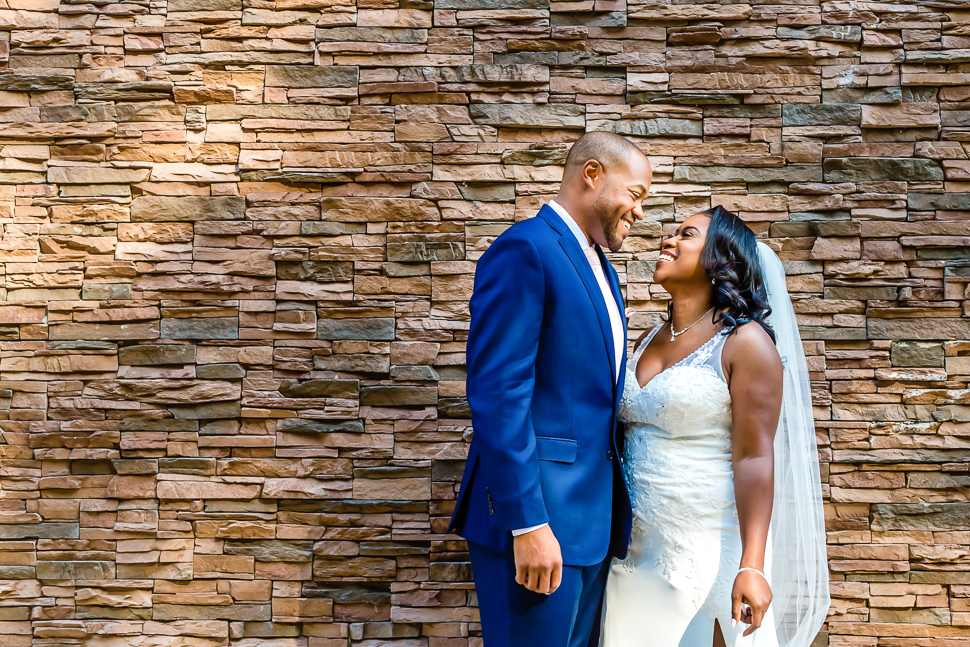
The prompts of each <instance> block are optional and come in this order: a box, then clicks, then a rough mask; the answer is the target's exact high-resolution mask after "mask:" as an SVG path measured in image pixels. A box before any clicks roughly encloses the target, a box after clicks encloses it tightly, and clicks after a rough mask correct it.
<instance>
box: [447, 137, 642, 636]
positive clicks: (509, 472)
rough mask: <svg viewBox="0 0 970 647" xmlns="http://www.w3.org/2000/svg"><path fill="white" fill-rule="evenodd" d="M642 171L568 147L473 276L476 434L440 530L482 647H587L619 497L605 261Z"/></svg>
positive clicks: (614, 298) (619, 319)
mask: <svg viewBox="0 0 970 647" xmlns="http://www.w3.org/2000/svg"><path fill="white" fill-rule="evenodd" d="M651 179H652V172H651V169H650V163H649V162H648V161H647V158H646V157H645V156H644V155H643V153H641V152H640V150H639V149H638V148H637V147H636V146H634V145H633V144H632V143H630V142H629V141H627V140H626V139H624V138H622V137H619V136H617V135H613V134H611V133H603V132H596V133H588V134H586V135H583V136H582V137H580V138H579V140H578V141H577V142H576V143H575V144H573V147H572V148H571V149H570V151H569V156H568V157H567V159H566V167H565V171H564V172H563V179H562V185H561V187H560V189H559V194H558V195H557V196H556V198H555V200H554V201H552V202H550V203H549V204H548V205H546V206H544V207H543V208H542V209H541V210H540V211H539V215H538V217H536V218H531V219H528V220H525V221H523V222H520V223H518V224H516V225H514V226H513V227H511V228H510V229H509V230H508V231H506V232H505V233H504V234H502V235H501V236H499V238H498V239H497V240H495V242H494V243H492V245H491V247H490V248H489V249H488V251H487V252H485V254H484V255H483V256H482V257H481V259H480V260H479V262H478V269H477V272H476V274H475V291H474V294H473V295H472V299H471V304H470V307H471V315H472V318H471V329H470V331H469V334H468V345H467V361H468V381H467V392H468V401H469V403H470V405H471V409H472V422H473V425H474V430H475V435H474V438H473V440H472V443H471V447H470V449H469V453H468V461H467V463H466V465H465V475H464V478H463V480H462V484H461V491H460V493H459V496H458V501H457V504H456V507H455V514H454V517H453V518H452V521H451V530H453V531H455V532H457V533H458V534H460V535H461V536H462V537H464V538H465V539H466V540H467V541H468V551H469V553H470V555H471V561H472V571H473V573H474V577H475V586H476V589H477V591H478V602H479V608H480V611H481V618H482V634H483V637H484V641H485V647H506V646H512V647H518V646H522V647H546V646H548V647H586V645H587V644H593V645H595V644H596V641H597V640H598V631H594V630H593V629H594V625H598V618H599V608H600V603H601V600H602V595H603V587H604V583H605V582H606V575H607V570H608V567H609V561H610V558H611V557H620V558H622V557H624V556H625V555H626V549H627V542H628V541H629V536H630V523H631V521H630V519H631V512H630V499H629V495H628V494H627V491H626V487H625V485H624V482H623V476H622V472H621V468H620V451H619V449H618V447H617V437H616V435H617V434H616V431H617V424H616V409H617V405H618V403H619V400H620V395H621V393H622V389H623V375H624V369H625V366H626V319H625V318H624V315H623V300H622V297H621V295H620V284H619V280H618V278H617V275H616V272H615V271H614V270H613V268H612V267H611V266H610V264H609V262H607V260H606V257H605V256H604V255H603V252H602V250H601V249H600V246H606V247H608V248H609V249H610V250H612V251H614V252H615V251H617V250H619V249H620V246H621V245H622V244H623V240H624V239H625V238H626V237H627V235H629V233H630V228H631V227H632V226H633V225H634V223H635V222H636V221H637V220H641V219H642V218H643V211H642V209H641V207H640V203H641V201H642V200H643V199H644V198H645V197H646V195H647V190H648V189H649V187H650V181H651Z"/></svg>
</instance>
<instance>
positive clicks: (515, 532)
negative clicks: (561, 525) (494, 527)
mask: <svg viewBox="0 0 970 647" xmlns="http://www.w3.org/2000/svg"><path fill="white" fill-rule="evenodd" d="M548 525H549V524H548V523H540V524H539V525H538V526H530V527H528V528H519V529H518V530H513V531H512V536H513V537H518V536H519V535H524V534H526V533H529V532H532V531H534V530H538V529H539V528H545V527H546V526H548Z"/></svg>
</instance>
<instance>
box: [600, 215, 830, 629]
mask: <svg viewBox="0 0 970 647" xmlns="http://www.w3.org/2000/svg"><path fill="white" fill-rule="evenodd" d="M654 281H656V282H657V283H660V284H661V285H662V286H663V287H664V289H665V290H666V291H667V292H668V293H669V294H670V295H671V304H670V307H669V309H668V319H667V322H666V323H664V324H661V325H660V326H657V327H656V328H654V329H653V330H651V331H648V332H647V333H645V334H644V335H643V336H641V338H640V339H639V340H637V343H636V346H635V350H634V353H633V356H632V357H631V359H630V361H629V362H628V363H627V374H626V376H625V379H626V382H625V387H624V394H623V399H622V401H621V405H620V412H619V416H620V420H621V422H622V423H623V424H624V426H625V429H626V437H625V448H624V452H623V453H624V459H623V467H624V477H625V479H626V482H627V487H628V488H629V491H630V496H631V500H632V502H633V514H634V522H633V534H632V537H631V539H630V551H629V555H628V557H627V559H626V560H623V561H614V563H613V565H612V567H611V570H610V575H609V580H608V583H607V587H606V598H605V602H604V619H603V632H602V640H601V643H602V644H603V645H604V646H605V647H640V646H643V647H707V646H708V645H713V647H725V646H726V647H741V646H744V647H808V645H810V644H811V643H812V641H813V639H814V638H815V635H816V634H817V632H818V630H819V629H820V628H821V625H822V622H823V621H824V619H825V615H826V612H827V610H828V605H829V598H828V569H827V565H826V561H825V538H824V525H823V518H822V508H821V489H820V485H819V483H820V480H819V470H818V456H817V450H816V446H815V438H814V426H813V424H812V414H811V398H810V395H809V382H808V373H807V370H806V367H805V357H804V351H803V350H802V347H801V342H800V339H799V337H798V327H797V324H796V323H795V317H794V312H793V309H792V305H791V301H790V299H789V297H788V292H787V289H786V287H785V277H784V269H783V267H782V264H781V262H780V261H779V260H778V257H777V256H776V255H775V254H774V252H772V251H771V250H770V249H769V248H768V247H767V246H765V245H764V244H763V243H758V242H757V241H756V240H755V236H754V234H753V233H752V232H751V230H750V229H748V228H747V226H745V225H744V223H743V222H742V221H741V220H740V219H739V218H738V217H737V216H735V215H733V214H731V213H730V212H728V211H726V210H724V209H723V208H721V207H717V208H715V209H711V210H709V211H705V212H702V213H699V214H696V215H694V216H691V217H690V218H688V219H686V220H685V221H684V222H683V223H681V224H680V226H679V227H678V228H677V231H676V233H675V234H674V235H673V236H671V237H669V238H667V239H666V240H665V241H664V243H663V245H662V250H661V253H660V256H659V258H658V260H657V267H656V270H655V273H654Z"/></svg>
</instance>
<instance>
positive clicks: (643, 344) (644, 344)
mask: <svg viewBox="0 0 970 647" xmlns="http://www.w3.org/2000/svg"><path fill="white" fill-rule="evenodd" d="M664 323H666V322H664ZM663 326H664V324H663V323H659V324H657V325H656V326H654V327H653V330H651V331H650V332H648V333H647V336H646V338H645V339H644V340H643V341H642V342H641V343H640V347H639V348H637V349H636V350H637V352H639V351H642V350H643V349H644V348H646V347H647V346H649V345H650V340H651V339H653V338H654V335H656V334H657V331H659V330H660V329H661V328H663Z"/></svg>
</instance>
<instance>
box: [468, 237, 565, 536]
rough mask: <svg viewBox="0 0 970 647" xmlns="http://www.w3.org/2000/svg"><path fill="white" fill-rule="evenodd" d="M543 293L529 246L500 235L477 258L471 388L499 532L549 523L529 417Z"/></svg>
mask: <svg viewBox="0 0 970 647" xmlns="http://www.w3.org/2000/svg"><path fill="white" fill-rule="evenodd" d="M544 294H545V281H544V278H543V273H542V263H541V261H540V258H539V252H538V250H536V248H535V245H534V244H533V243H532V242H531V241H530V240H528V239H523V238H518V237H514V236H512V237H499V238H498V239H497V240H496V241H495V242H494V243H492V246H491V247H490V248H489V250H488V251H487V252H486V253H485V254H484V255H483V256H482V258H481V259H480V260H479V263H478V268H477V271H476V273H475V290H474V293H473V294H472V298H471V303H470V310H471V328H470V330H469V332H468V344H467V347H466V354H467V357H466V359H467V365H468V378H467V389H466V390H467V395H468V402H469V404H470V405H471V410H472V425H473V427H474V430H475V440H476V441H477V444H478V452H479V460H480V464H479V469H482V470H484V475H485V478H486V481H485V482H486V484H487V487H488V491H489V495H490V497H491V502H492V509H493V511H494V512H493V514H492V515H490V518H489V520H490V523H491V527H492V530H494V531H499V532H501V531H512V530H515V529H520V528H527V527H530V526H535V525H540V524H544V523H547V522H548V521H549V517H548V515H547V513H546V506H545V503H544V502H543V499H542V487H541V485H540V481H539V461H538V458H537V456H536V438H535V430H534V429H533V426H532V413H531V407H532V394H533V391H534V389H535V362H536V355H537V352H538V349H539V335H540V332H541V330H542V318H543V300H544Z"/></svg>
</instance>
